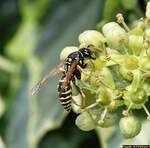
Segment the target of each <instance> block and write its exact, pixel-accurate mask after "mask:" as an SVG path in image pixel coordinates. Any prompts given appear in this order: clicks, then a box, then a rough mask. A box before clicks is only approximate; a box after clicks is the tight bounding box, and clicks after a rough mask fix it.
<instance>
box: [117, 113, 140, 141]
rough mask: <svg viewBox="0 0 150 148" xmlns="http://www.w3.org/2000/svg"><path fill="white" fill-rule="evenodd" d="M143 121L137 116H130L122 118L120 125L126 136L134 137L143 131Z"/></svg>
mask: <svg viewBox="0 0 150 148" xmlns="http://www.w3.org/2000/svg"><path fill="white" fill-rule="evenodd" d="M141 126H142V125H141V122H140V120H138V119H137V118H136V117H133V116H129V117H123V118H121V119H120V122H119V127H120V130H121V133H122V134H123V136H124V138H133V137H135V136H136V135H138V134H139V132H140V131H141Z"/></svg>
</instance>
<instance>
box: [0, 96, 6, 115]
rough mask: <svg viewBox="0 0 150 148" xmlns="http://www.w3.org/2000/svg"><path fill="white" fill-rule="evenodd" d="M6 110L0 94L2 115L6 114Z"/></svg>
mask: <svg viewBox="0 0 150 148" xmlns="http://www.w3.org/2000/svg"><path fill="white" fill-rule="evenodd" d="M4 112H5V104H4V102H3V100H2V97H1V96H0V117H1V116H2V115H3V114H4Z"/></svg>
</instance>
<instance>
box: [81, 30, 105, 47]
mask: <svg viewBox="0 0 150 148" xmlns="http://www.w3.org/2000/svg"><path fill="white" fill-rule="evenodd" d="M79 42H80V44H81V47H82V46H83V47H87V46H89V45H93V46H95V47H99V46H101V45H102V44H103V43H105V42H106V39H105V38H104V36H103V35H102V34H101V33H100V32H98V31H96V30H87V31H84V32H83V33H81V34H80V35H79Z"/></svg>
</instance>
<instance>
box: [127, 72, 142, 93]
mask: <svg viewBox="0 0 150 148" xmlns="http://www.w3.org/2000/svg"><path fill="white" fill-rule="evenodd" d="M140 82H141V71H140V70H134V71H133V80H132V83H131V85H129V86H127V87H126V89H127V90H128V91H129V92H135V91H136V90H137V89H138V88H139V85H140Z"/></svg>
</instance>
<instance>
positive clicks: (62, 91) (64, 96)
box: [58, 76, 72, 111]
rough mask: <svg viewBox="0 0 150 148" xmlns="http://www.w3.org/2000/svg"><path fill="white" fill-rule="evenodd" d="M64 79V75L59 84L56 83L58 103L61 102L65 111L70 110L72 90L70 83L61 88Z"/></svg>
mask: <svg viewBox="0 0 150 148" xmlns="http://www.w3.org/2000/svg"><path fill="white" fill-rule="evenodd" d="M64 79H65V76H63V77H62V78H61V79H60V80H59V84H58V94H59V100H60V103H61V104H62V106H63V107H64V109H65V110H66V111H70V110H71V101H72V90H71V86H70V83H69V84H68V85H66V86H65V87H64V88H62V86H63V83H64Z"/></svg>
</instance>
